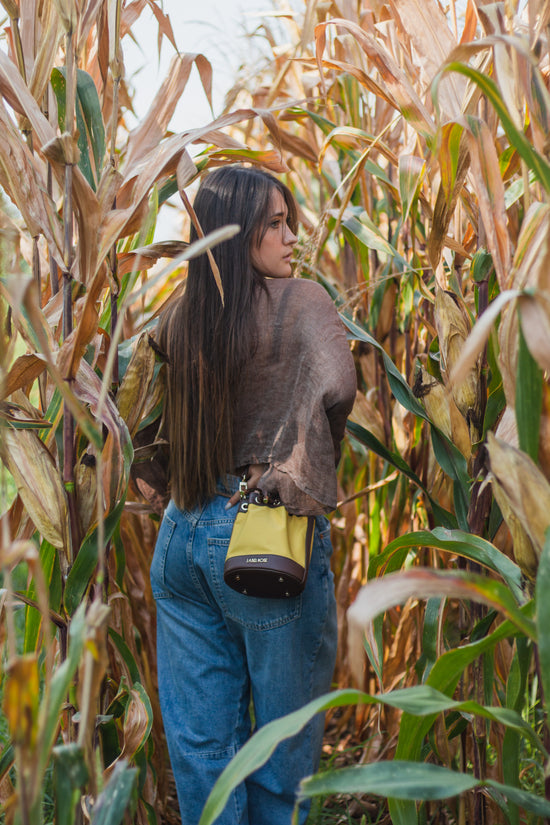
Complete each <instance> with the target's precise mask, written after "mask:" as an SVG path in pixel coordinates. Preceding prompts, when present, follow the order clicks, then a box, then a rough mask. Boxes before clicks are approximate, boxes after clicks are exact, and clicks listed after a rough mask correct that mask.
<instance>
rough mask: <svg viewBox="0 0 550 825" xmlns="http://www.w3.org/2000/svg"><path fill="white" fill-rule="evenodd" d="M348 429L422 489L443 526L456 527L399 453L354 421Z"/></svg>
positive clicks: (450, 515) (350, 422) (449, 514)
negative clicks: (392, 450) (389, 448)
mask: <svg viewBox="0 0 550 825" xmlns="http://www.w3.org/2000/svg"><path fill="white" fill-rule="evenodd" d="M346 429H347V430H348V432H349V433H351V435H353V436H354V437H355V438H356V439H357V440H358V441H360V442H361V443H362V444H365V445H366V446H367V447H368V448H369V449H370V450H372V451H373V452H375V453H376V454H377V455H379V456H380V457H381V458H383V459H384V460H385V461H387V462H388V463H390V464H392V465H393V466H394V467H396V468H397V469H398V470H400V472H402V473H403V475H405V476H407V478H410V479H411V481H413V482H414V483H415V484H416V485H417V486H418V487H419V489H421V490H422V491H423V492H424V494H425V495H426V497H427V498H428V500H429V502H430V506H431V507H432V510H433V512H434V515H435V516H436V518H437V520H438V521H439V522H440V523H441V524H444V525H445V526H446V527H449V528H453V527H455V526H456V522H455V519H454V517H453V515H452V513H449V512H448V511H447V510H444V509H443V507H441V506H440V505H439V504H438V503H437V501H435V499H432V497H431V496H430V494H429V492H428V491H427V490H426V488H425V487H424V485H423V484H422V482H421V480H420V479H419V478H418V476H417V475H416V473H415V472H414V471H413V470H411V468H410V467H409V465H408V464H407V462H406V461H404V460H403V459H402V458H401V456H400V455H399V454H398V453H394V452H391V451H390V450H388V449H387V447H385V446H384V444H382V443H381V442H380V441H378V439H377V438H376V436H374V435H373V434H372V433H371V432H369V431H368V430H366V429H365V428H364V427H362V426H361V425H360V424H356V423H355V422H354V421H348V423H347V425H346Z"/></svg>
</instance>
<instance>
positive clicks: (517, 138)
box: [432, 61, 550, 192]
mask: <svg viewBox="0 0 550 825" xmlns="http://www.w3.org/2000/svg"><path fill="white" fill-rule="evenodd" d="M444 72H458V73H459V74H463V75H465V76H466V77H469V78H470V80H472V81H473V82H474V83H475V84H476V85H477V86H478V87H479V88H480V89H481V91H482V92H483V94H484V95H485V96H486V97H487V99H488V100H489V101H490V103H492V104H493V107H494V109H495V111H496V113H497V115H498V116H499V118H500V122H501V123H502V128H503V129H504V131H505V132H506V136H507V137H508V140H509V141H510V143H511V144H512V146H514V148H515V149H516V150H517V152H518V154H519V155H520V156H521V157H522V158H523V160H524V161H525V163H526V164H527V168H528V169H530V170H532V171H533V172H534V174H535V175H536V177H537V180H539V181H540V183H541V184H542V185H543V187H544V189H545V190H546V192H550V164H549V163H548V161H546V160H545V159H544V158H543V157H542V156H541V155H540V154H539V153H538V152H537V151H536V149H535V148H534V146H533V144H532V142H531V141H530V140H529V138H528V137H527V136H526V135H525V134H524V133H523V132H521V131H520V130H519V129H518V128H517V127H516V126H515V124H514V121H513V119H512V117H511V116H510V113H509V111H508V109H507V107H506V105H505V103H504V101H503V99H502V96H501V94H500V92H499V89H498V87H497V85H496V83H495V82H494V81H493V80H491V78H490V77H489V76H488V75H486V74H483V73H482V72H479V71H477V69H473V68H472V67H471V66H468V65H466V64H464V63H459V62H457V61H454V62H452V63H449V64H448V65H447V66H445V67H444V68H443V69H442V71H441V72H439V74H438V75H437V76H436V78H435V79H434V81H433V84H432V97H433V100H434V103H435V104H436V105H437V90H438V87H439V82H440V80H441V77H442V76H443V73H444Z"/></svg>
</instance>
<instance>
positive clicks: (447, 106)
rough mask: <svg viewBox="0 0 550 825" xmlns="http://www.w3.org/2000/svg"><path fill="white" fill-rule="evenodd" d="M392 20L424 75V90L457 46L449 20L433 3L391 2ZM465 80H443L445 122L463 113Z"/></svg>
mask: <svg viewBox="0 0 550 825" xmlns="http://www.w3.org/2000/svg"><path fill="white" fill-rule="evenodd" d="M390 7H391V10H392V16H393V18H394V19H395V20H396V21H397V24H398V27H399V28H400V30H401V33H402V35H403V37H405V38H407V40H410V41H411V43H412V45H413V47H414V52H415V53H416V54H417V55H418V58H417V59H418V60H419V62H420V63H421V65H422V70H423V72H424V73H425V85H426V87H427V86H428V85H429V83H431V81H432V79H433V77H434V76H435V75H436V73H437V72H438V71H439V69H440V67H441V64H442V63H443V62H444V61H445V60H446V59H447V57H448V56H449V54H450V53H451V52H452V50H453V49H454V48H455V46H456V40H455V38H454V36H453V34H452V32H451V30H450V29H449V24H448V19H447V17H446V15H445V14H444V12H443V10H442V8H441V6H440V4H439V3H437V2H436V1H435V0H399V2H396V0H390ZM465 89H466V82H465V80H464V78H462V77H459V76H457V75H454V76H452V77H446V78H445V79H444V81H443V83H442V85H440V87H439V95H438V99H439V105H440V108H441V111H442V113H443V115H444V117H445V118H453V117H458V116H459V115H460V114H461V113H462V101H463V98H464V92H465Z"/></svg>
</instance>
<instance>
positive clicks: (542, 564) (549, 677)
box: [535, 528, 550, 712]
mask: <svg viewBox="0 0 550 825" xmlns="http://www.w3.org/2000/svg"><path fill="white" fill-rule="evenodd" d="M545 539H546V540H545V543H544V547H543V550H542V553H541V557H540V560H539V566H538V571H537V583H536V589H535V598H536V604H537V618H536V622H537V630H538V645H539V658H540V672H541V680H542V694H543V696H544V702H545V705H546V711H547V712H548V708H549V707H550V634H549V633H548V627H549V624H548V623H549V622H550V599H549V598H548V593H550V590H549V588H550V528H549V529H548V530H547V531H546V534H545Z"/></svg>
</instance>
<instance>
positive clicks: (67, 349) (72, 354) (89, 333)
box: [57, 267, 106, 380]
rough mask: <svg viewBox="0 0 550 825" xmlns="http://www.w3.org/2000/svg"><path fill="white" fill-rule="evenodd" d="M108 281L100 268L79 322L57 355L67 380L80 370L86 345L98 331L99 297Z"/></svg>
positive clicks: (85, 301) (87, 294) (84, 301)
mask: <svg viewBox="0 0 550 825" xmlns="http://www.w3.org/2000/svg"><path fill="white" fill-rule="evenodd" d="M105 282H106V270H105V267H103V268H101V269H99V270H98V271H97V272H96V274H95V275H94V277H93V278H92V280H91V283H90V284H89V285H88V290H87V292H86V296H85V298H84V300H83V302H81V306H82V311H81V313H80V318H79V321H78V324H77V325H76V327H75V328H74V329H73V331H72V332H71V333H70V334H69V335H68V336H67V337H66V338H65V340H64V341H63V343H62V345H61V347H60V349H59V353H58V356H57V366H58V368H59V370H60V372H61V374H62V375H63V378H64V379H65V380H72V379H73V378H74V377H75V375H76V373H77V370H78V367H79V364H80V361H81V359H82V357H83V356H84V353H85V352H86V347H87V346H88V344H89V343H90V341H91V340H92V338H93V337H94V335H95V334H96V332H97V327H98V320H99V298H100V296H101V293H102V292H103V289H104V287H105Z"/></svg>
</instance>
